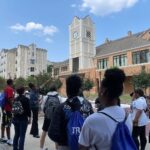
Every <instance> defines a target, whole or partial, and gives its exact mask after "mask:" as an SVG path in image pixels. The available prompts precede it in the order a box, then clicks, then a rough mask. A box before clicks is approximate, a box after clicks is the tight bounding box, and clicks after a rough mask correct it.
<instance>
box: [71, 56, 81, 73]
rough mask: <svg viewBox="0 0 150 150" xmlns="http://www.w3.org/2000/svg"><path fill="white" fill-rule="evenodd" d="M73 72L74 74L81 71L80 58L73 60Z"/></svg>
mask: <svg viewBox="0 0 150 150" xmlns="http://www.w3.org/2000/svg"><path fill="white" fill-rule="evenodd" d="M72 70H73V72H78V71H79V57H76V58H73V59H72Z"/></svg>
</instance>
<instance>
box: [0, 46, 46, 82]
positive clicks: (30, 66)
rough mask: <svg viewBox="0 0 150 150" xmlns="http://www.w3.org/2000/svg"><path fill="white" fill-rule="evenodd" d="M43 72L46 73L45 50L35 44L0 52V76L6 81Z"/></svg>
mask: <svg viewBox="0 0 150 150" xmlns="http://www.w3.org/2000/svg"><path fill="white" fill-rule="evenodd" d="M43 72H47V50H45V49H42V48H37V47H36V45H35V44H31V45H29V46H25V45H18V46H17V48H13V49H2V50H1V51H0V76H2V77H4V78H6V79H8V78H12V79H14V78H19V77H23V78H27V77H28V76H31V75H33V76H34V75H37V74H39V73H43Z"/></svg>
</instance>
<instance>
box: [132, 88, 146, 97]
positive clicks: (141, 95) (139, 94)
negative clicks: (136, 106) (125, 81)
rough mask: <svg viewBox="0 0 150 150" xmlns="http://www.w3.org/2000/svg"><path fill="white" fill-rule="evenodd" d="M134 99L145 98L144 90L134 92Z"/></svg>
mask: <svg viewBox="0 0 150 150" xmlns="http://www.w3.org/2000/svg"><path fill="white" fill-rule="evenodd" d="M134 97H135V98H136V99H137V98H139V97H144V92H143V90H142V89H136V90H134Z"/></svg>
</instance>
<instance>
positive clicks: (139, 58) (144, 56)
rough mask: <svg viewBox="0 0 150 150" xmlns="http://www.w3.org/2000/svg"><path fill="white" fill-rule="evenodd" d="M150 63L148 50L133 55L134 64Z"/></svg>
mask: <svg viewBox="0 0 150 150" xmlns="http://www.w3.org/2000/svg"><path fill="white" fill-rule="evenodd" d="M147 62H150V51H149V50H148V49H146V50H143V51H138V52H133V53H132V63H133V64H141V63H147Z"/></svg>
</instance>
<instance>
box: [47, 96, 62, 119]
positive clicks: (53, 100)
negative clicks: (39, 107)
mask: <svg viewBox="0 0 150 150" xmlns="http://www.w3.org/2000/svg"><path fill="white" fill-rule="evenodd" d="M58 105H60V101H59V98H58V95H54V96H53V95H48V98H47V100H46V102H45V106H44V113H45V117H46V118H47V119H52V116H53V114H54V111H55V109H56V107H57V106H58Z"/></svg>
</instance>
